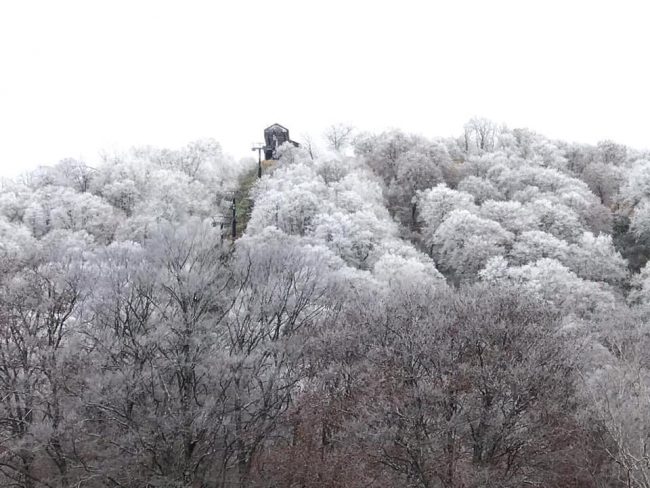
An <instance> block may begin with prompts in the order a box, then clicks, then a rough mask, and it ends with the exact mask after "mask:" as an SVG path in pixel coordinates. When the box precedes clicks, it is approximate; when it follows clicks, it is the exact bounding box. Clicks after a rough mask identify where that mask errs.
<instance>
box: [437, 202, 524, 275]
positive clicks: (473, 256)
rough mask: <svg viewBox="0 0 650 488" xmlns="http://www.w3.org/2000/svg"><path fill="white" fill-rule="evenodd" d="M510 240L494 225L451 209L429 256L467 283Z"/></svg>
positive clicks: (506, 232)
mask: <svg viewBox="0 0 650 488" xmlns="http://www.w3.org/2000/svg"><path fill="white" fill-rule="evenodd" d="M512 239H513V236H512V234H511V233H510V232H508V231H506V230H505V229H504V228H503V227H501V226H500V225H499V224H498V223H497V222H494V221H492V220H487V219H484V218H481V217H479V216H477V215H474V214H472V213H470V212H468V211H467V210H454V211H453V212H451V214H450V215H449V216H448V217H447V218H446V219H445V220H444V222H442V224H440V226H439V227H438V229H437V230H436V231H435V233H434V235H433V239H432V242H431V245H432V251H433V252H432V254H433V256H434V259H435V261H436V263H438V265H439V266H440V267H441V268H442V269H444V270H445V271H447V272H450V273H452V274H453V276H454V277H456V278H458V279H460V280H463V281H468V280H473V279H475V278H476V277H477V273H478V271H479V270H480V269H481V268H483V266H485V263H486V262H487V261H488V260H489V259H490V258H492V257H494V256H503V255H504V254H505V253H506V252H507V249H508V247H509V246H510V245H511V243H512Z"/></svg>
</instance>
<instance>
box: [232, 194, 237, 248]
mask: <svg viewBox="0 0 650 488" xmlns="http://www.w3.org/2000/svg"><path fill="white" fill-rule="evenodd" d="M236 238H237V205H236V204H235V197H234V196H233V197H232V240H233V241H234V240H235V239H236Z"/></svg>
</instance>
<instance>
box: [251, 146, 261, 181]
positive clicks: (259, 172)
mask: <svg viewBox="0 0 650 488" xmlns="http://www.w3.org/2000/svg"><path fill="white" fill-rule="evenodd" d="M263 150H264V144H262V143H261V142H257V143H254V144H253V147H251V151H257V177H258V178H261V177H262V151H263Z"/></svg>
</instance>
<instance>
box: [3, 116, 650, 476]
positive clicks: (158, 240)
mask: <svg viewBox="0 0 650 488" xmlns="http://www.w3.org/2000/svg"><path fill="white" fill-rule="evenodd" d="M326 136H327V137H326V141H327V142H326V143H324V144H321V146H320V147H318V145H317V144H315V143H314V142H313V141H312V139H310V138H305V140H304V141H303V144H302V147H301V148H294V147H288V146H285V147H283V148H282V151H281V152H282V154H281V157H280V159H279V161H277V162H275V163H274V164H273V165H271V166H269V167H268V168H266V169H265V174H264V176H263V177H262V178H261V179H260V180H259V181H257V182H256V183H255V184H254V185H253V186H252V187H251V189H250V195H249V198H250V199H251V201H252V202H253V205H252V209H251V210H250V214H249V215H242V216H241V219H243V220H245V222H244V227H245V231H244V232H243V235H241V236H238V238H237V239H236V240H234V241H233V240H232V239H230V238H229V236H228V235H227V232H226V234H225V235H224V232H223V231H222V230H221V229H220V223H221V222H225V223H226V225H225V227H226V229H227V228H228V220H227V218H228V215H229V209H228V204H229V202H230V199H231V198H232V193H233V191H235V190H237V188H239V187H241V185H242V181H244V180H247V179H248V180H249V181H250V179H251V175H253V176H254V175H255V174H256V171H257V168H256V166H255V165H254V164H253V162H252V161H242V162H235V161H234V160H232V159H231V158H229V157H227V156H225V155H224V154H223V153H222V151H221V149H220V147H219V145H218V144H217V143H216V142H214V141H211V140H204V141H198V142H196V143H192V144H189V145H187V146H186V147H184V148H182V149H177V150H161V149H155V148H137V149H133V150H132V151H130V152H127V153H124V154H111V155H106V156H105V157H104V161H103V163H102V164H101V165H99V166H97V167H89V166H88V165H86V164H84V163H83V162H80V161H75V160H65V161H62V162H60V163H58V164H57V165H55V166H52V167H43V168H40V169H38V170H36V171H33V172H31V173H28V174H25V175H23V176H22V177H20V178H16V179H13V180H5V181H3V182H2V183H1V184H0V185H1V186H0V486H3V487H20V488H43V487H47V488H59V487H79V488H81V487H88V488H95V487H129V488H131V487H133V488H136V487H152V488H153V487H156V488H172V487H176V488H181V487H188V488H189V487H201V488H203V487H205V488H208V487H211V488H212V487H214V488H226V487H229V488H230V487H232V488H243V487H254V488H315V487H340V488H344V487H345V488H361V487H367V488H389V487H391V488H392V487H421V488H478V487H513V488H514V487H528V486H530V487H549V488H553V487H557V488H561V487H562V488H565V487H568V488H571V487H573V488H578V487H580V488H587V487H589V488H605V487H611V488H618V487H620V488H624V487H645V488H650V452H649V448H650V352H649V351H650V265H647V264H646V262H647V260H648V258H649V257H650V153H644V152H639V151H635V150H633V149H631V148H627V147H625V146H622V145H619V144H616V143H613V142H610V141H604V142H601V143H599V144H597V145H596V146H591V145H584V144H571V143H566V142H562V141H555V140H549V139H548V138H546V137H544V136H542V135H539V134H537V133H535V132H532V131H530V130H527V129H509V128H506V127H499V126H497V125H495V124H494V123H492V122H490V121H488V120H484V119H473V120H470V121H469V122H468V123H467V125H466V126H465V130H464V133H463V134H461V135H460V136H459V137H454V138H440V139H427V138H424V137H422V136H418V135H412V134H406V133H403V132H400V131H391V132H386V133H382V134H367V133H361V132H356V131H353V130H351V129H350V128H348V127H344V126H334V127H332V128H331V129H330V130H329V131H328V133H327V134H326Z"/></svg>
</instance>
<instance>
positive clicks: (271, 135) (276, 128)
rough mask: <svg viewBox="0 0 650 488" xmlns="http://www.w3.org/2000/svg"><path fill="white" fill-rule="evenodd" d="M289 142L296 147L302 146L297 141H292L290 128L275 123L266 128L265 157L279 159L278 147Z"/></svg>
mask: <svg viewBox="0 0 650 488" xmlns="http://www.w3.org/2000/svg"><path fill="white" fill-rule="evenodd" d="M285 142H288V143H289V144H293V145H294V146H295V147H300V144H298V143H297V142H295V141H292V140H291V138H290V137H289V129H287V128H286V127H283V126H281V125H280V124H273V125H270V126H269V127H267V128H266V129H264V143H265V144H266V146H264V159H267V160H268V159H278V158H277V153H276V151H277V150H278V148H279V147H280V146H281V145H282V144H284V143H285Z"/></svg>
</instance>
